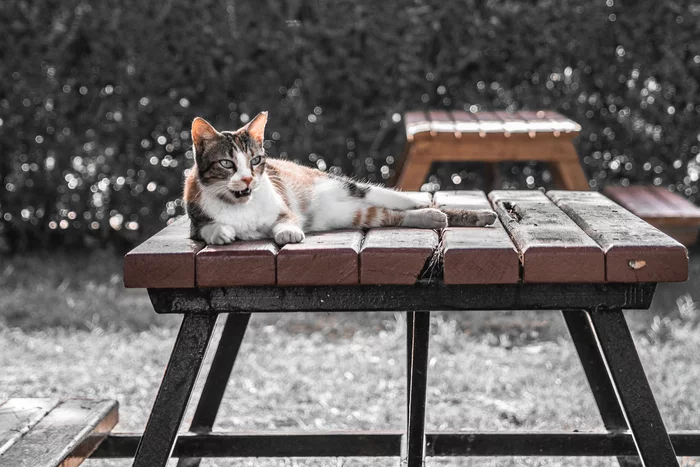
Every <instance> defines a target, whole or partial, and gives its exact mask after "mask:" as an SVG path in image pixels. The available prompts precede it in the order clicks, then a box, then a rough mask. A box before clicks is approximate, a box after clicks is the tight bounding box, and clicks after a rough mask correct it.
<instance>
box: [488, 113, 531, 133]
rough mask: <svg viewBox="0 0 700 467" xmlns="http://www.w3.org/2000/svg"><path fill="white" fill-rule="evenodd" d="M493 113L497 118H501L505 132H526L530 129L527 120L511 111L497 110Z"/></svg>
mask: <svg viewBox="0 0 700 467" xmlns="http://www.w3.org/2000/svg"><path fill="white" fill-rule="evenodd" d="M495 114H496V116H498V118H500V119H501V120H503V130H504V131H505V132H506V134H508V133H527V132H528V131H530V128H529V127H528V125H527V122H526V121H525V120H523V119H522V118H520V116H518V115H517V114H515V113H513V112H507V111H505V110H498V111H496V112H495Z"/></svg>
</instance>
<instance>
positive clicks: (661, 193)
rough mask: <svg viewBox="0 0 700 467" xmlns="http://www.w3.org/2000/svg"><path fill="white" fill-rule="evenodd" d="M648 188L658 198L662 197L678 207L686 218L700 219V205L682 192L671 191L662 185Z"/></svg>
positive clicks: (674, 206) (675, 207) (665, 201)
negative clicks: (695, 203) (689, 199)
mask: <svg viewBox="0 0 700 467" xmlns="http://www.w3.org/2000/svg"><path fill="white" fill-rule="evenodd" d="M647 190H649V191H651V192H652V193H654V195H655V196H656V197H657V198H659V199H661V200H662V201H663V202H664V203H666V204H667V205H669V206H672V207H673V208H674V209H676V211H677V212H679V213H680V215H681V216H683V217H684V218H686V219H699V220H700V207H698V206H696V205H694V204H693V203H691V202H690V201H688V200H687V199H686V198H685V197H684V196H683V195H682V194H679V193H671V192H670V191H668V190H667V189H666V188H665V187H661V186H649V187H647Z"/></svg>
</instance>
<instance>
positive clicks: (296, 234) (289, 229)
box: [275, 225, 304, 246]
mask: <svg viewBox="0 0 700 467" xmlns="http://www.w3.org/2000/svg"><path fill="white" fill-rule="evenodd" d="M303 240H304V232H303V231H302V230H301V229H300V228H299V227H296V226H293V225H288V226H284V227H281V228H279V229H278V230H277V231H276V232H275V243H277V244H278V245H280V246H281V245H286V244H287V243H300V242H302V241H303Z"/></svg>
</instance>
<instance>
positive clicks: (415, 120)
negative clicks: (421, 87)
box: [403, 111, 430, 141]
mask: <svg viewBox="0 0 700 467" xmlns="http://www.w3.org/2000/svg"><path fill="white" fill-rule="evenodd" d="M403 120H404V125H405V126H406V136H407V137H408V140H409V141H411V140H412V139H413V135H415V134H416V133H422V132H428V131H430V119H429V118H428V115H426V113H425V112H422V111H414V112H406V113H405V114H404V116H403Z"/></svg>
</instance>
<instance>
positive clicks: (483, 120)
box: [474, 112, 503, 135]
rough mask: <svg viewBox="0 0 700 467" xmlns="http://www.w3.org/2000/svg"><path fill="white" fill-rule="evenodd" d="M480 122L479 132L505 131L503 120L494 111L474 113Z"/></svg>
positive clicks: (483, 133)
mask: <svg viewBox="0 0 700 467" xmlns="http://www.w3.org/2000/svg"><path fill="white" fill-rule="evenodd" d="M474 117H476V120H477V121H478V122H479V133H480V134H482V135H485V134H486V133H503V120H501V119H500V118H499V117H498V115H496V114H495V113H494V112H477V113H475V114H474Z"/></svg>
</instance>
